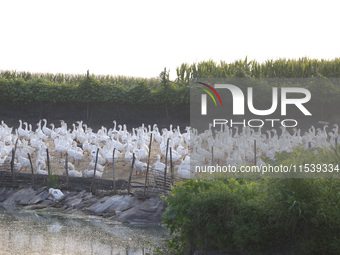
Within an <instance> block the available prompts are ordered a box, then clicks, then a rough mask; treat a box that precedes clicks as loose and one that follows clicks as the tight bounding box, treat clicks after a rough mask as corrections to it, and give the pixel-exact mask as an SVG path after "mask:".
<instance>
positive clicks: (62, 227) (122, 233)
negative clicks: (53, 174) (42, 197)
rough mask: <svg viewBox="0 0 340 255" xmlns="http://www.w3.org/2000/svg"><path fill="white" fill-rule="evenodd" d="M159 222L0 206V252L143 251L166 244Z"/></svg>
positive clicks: (128, 254) (116, 254)
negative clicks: (139, 222) (120, 220)
mask: <svg viewBox="0 0 340 255" xmlns="http://www.w3.org/2000/svg"><path fill="white" fill-rule="evenodd" d="M167 237H168V232H167V230H166V229H164V228H162V227H161V226H138V225H124V224H120V223H117V222H115V223H114V222H112V221H109V220H105V219H101V218H97V217H91V216H79V215H68V214H67V215H60V214H57V213H51V212H49V213H48V212H35V211H25V210H22V209H15V208H7V209H6V208H3V207H0V253H1V254H15V255H18V254H25V255H26V254H39V255H45V254H46V255H47V254H58V255H59V254H60V255H62V254H65V255H66V254H67V255H69V254H79V255H86V254H90V255H94V254H98V255H106V254H110V255H120V254H124V255H146V254H154V253H156V252H155V250H156V249H159V250H162V247H165V246H166V244H165V242H166V239H167Z"/></svg>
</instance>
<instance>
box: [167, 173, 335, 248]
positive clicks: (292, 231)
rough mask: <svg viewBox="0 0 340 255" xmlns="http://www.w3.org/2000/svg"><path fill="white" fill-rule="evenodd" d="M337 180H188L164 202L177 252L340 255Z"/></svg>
mask: <svg viewBox="0 0 340 255" xmlns="http://www.w3.org/2000/svg"><path fill="white" fill-rule="evenodd" d="M339 195H340V181H339V179H321V178H319V179H312V178H310V179H301V178H300V179H282V178H281V179H257V180H245V179H239V180H237V179H228V180H227V179H215V180H202V179H199V180H190V181H187V182H185V183H182V184H180V185H179V186H178V187H177V188H175V189H174V190H173V193H172V194H171V195H170V196H169V197H167V198H166V201H167V204H168V206H167V208H166V211H165V213H164V215H163V223H164V224H165V226H166V227H167V228H169V229H170V232H171V236H172V239H171V240H170V242H169V247H170V248H172V249H174V251H175V252H174V253H176V252H177V254H185V253H188V252H189V251H190V250H219V251H231V250H238V251H242V252H243V253H245V254H272V253H275V252H276V253H277V254H287V253H289V254H338V251H339V249H340V217H339V214H340V200H339Z"/></svg>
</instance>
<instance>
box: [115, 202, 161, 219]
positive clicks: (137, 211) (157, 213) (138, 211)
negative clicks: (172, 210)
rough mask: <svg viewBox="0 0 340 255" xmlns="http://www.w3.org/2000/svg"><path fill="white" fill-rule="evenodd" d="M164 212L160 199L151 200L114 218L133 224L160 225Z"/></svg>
mask: <svg viewBox="0 0 340 255" xmlns="http://www.w3.org/2000/svg"><path fill="white" fill-rule="evenodd" d="M163 211H164V206H163V201H162V200H161V199H160V198H150V199H147V200H145V201H144V202H142V203H140V204H138V205H136V206H135V207H133V208H131V209H129V210H127V211H124V212H122V213H120V214H116V216H114V217H112V219H113V220H117V221H121V222H125V223H133V224H160V223H161V221H162V214H163Z"/></svg>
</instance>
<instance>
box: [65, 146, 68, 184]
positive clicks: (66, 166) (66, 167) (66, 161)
mask: <svg viewBox="0 0 340 255" xmlns="http://www.w3.org/2000/svg"><path fill="white" fill-rule="evenodd" d="M67 156H68V154H67V152H66V156H65V171H66V188H67V189H68V159H67Z"/></svg>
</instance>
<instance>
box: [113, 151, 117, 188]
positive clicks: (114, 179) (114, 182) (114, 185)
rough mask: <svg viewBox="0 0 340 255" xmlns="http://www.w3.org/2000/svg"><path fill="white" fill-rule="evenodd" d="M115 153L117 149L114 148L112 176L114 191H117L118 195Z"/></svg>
mask: <svg viewBox="0 0 340 255" xmlns="http://www.w3.org/2000/svg"><path fill="white" fill-rule="evenodd" d="M115 151H116V148H113V152H112V175H113V190H114V191H115V194H116V178H115Z"/></svg>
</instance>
